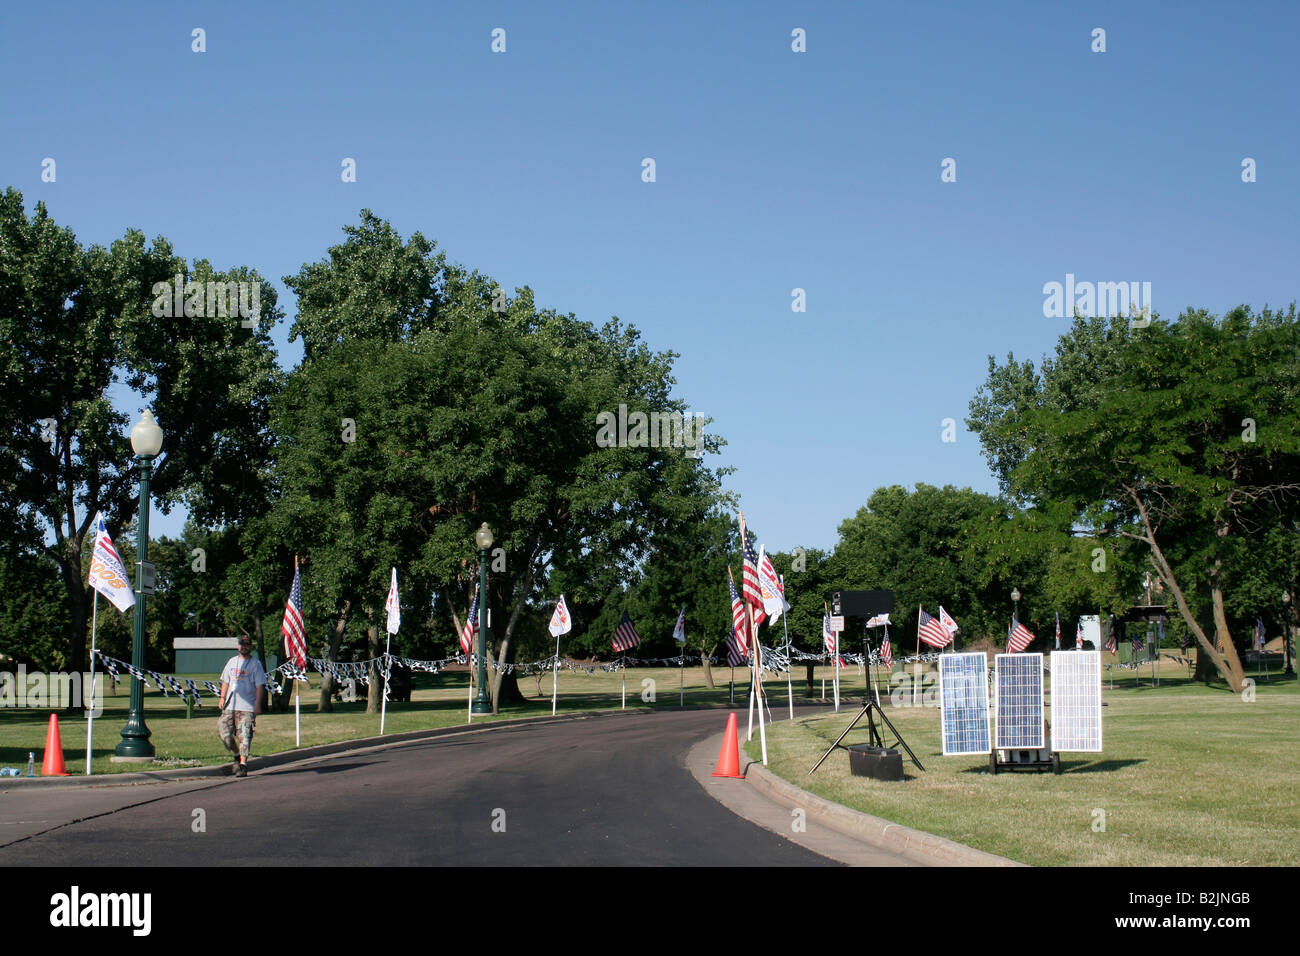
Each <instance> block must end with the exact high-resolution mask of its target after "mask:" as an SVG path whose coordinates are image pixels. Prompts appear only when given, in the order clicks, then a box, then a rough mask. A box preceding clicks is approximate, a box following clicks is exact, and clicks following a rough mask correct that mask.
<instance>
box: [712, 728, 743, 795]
mask: <svg viewBox="0 0 1300 956" xmlns="http://www.w3.org/2000/svg"><path fill="white" fill-rule="evenodd" d="M713 776H715V777H733V778H735V779H736V780H744V779H745V775H744V774H743V773H741V772H740V741H739V740H737V739H736V715H735V714H731V715H730V716H729V717H728V718H727V732H726V735H725V736H724V737H723V738H722V753H720V754H718V769H717V770H715V771H713Z"/></svg>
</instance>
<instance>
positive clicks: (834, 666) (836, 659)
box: [831, 631, 840, 714]
mask: <svg viewBox="0 0 1300 956" xmlns="http://www.w3.org/2000/svg"><path fill="white" fill-rule="evenodd" d="M831 633H832V634H834V635H835V638H834V640H835V653H834V654H832V655H831V680H832V682H833V683H834V685H835V713H837V714H838V713H839V712H840V632H839V631H831Z"/></svg>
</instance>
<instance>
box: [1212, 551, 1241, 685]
mask: <svg viewBox="0 0 1300 956" xmlns="http://www.w3.org/2000/svg"><path fill="white" fill-rule="evenodd" d="M1222 572H1223V561H1222V560H1221V559H1220V558H1219V557H1217V556H1216V557H1215V559H1214V570H1212V571H1211V572H1210V600H1211V603H1212V606H1213V608H1214V633H1215V637H1216V638H1217V639H1218V643H1219V646H1220V647H1221V648H1222V650H1223V659H1224V661H1225V663H1226V664H1227V666H1228V683H1229V684H1231V685H1232V689H1233V690H1234V691H1236V692H1237V693H1241V688H1242V686H1243V683H1242V682H1243V681H1244V680H1245V677H1246V672H1245V669H1244V668H1243V667H1242V666H1241V658H1240V657H1239V656H1238V654H1237V647H1236V645H1235V644H1233V643H1232V635H1231V634H1230V633H1228V619H1227V617H1226V616H1225V615H1224V613H1223V578H1222Z"/></svg>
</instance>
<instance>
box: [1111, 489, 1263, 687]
mask: <svg viewBox="0 0 1300 956" xmlns="http://www.w3.org/2000/svg"><path fill="white" fill-rule="evenodd" d="M1125 491H1127V492H1128V494H1129V496H1130V497H1131V498H1132V499H1133V502H1134V504H1135V505H1137V511H1138V516H1139V517H1140V518H1141V519H1142V527H1143V529H1144V530H1145V531H1146V535H1145V536H1143V535H1135V534H1128V533H1127V532H1121V534H1125V535H1126V537H1130V538H1136V539H1137V540H1139V541H1143V542H1145V543H1146V544H1147V545H1148V546H1149V547H1150V548H1151V561H1152V563H1153V564H1154V565H1155V569H1156V575H1157V576H1158V577H1159V578H1160V580H1162V581H1163V582H1164V583H1165V587H1167V588H1169V591H1170V593H1171V594H1173V596H1174V600H1175V601H1176V602H1177V603H1178V611H1179V613H1180V614H1182V616H1183V622H1184V623H1185V624H1186V625H1187V627H1188V629H1189V630H1190V631H1191V632H1192V634H1194V635H1195V636H1196V642H1197V644H1198V645H1199V648H1200V650H1201V651H1203V652H1204V653H1205V654H1206V656H1207V657H1209V658H1210V660H1212V661H1213V662H1214V666H1215V668H1216V669H1217V670H1218V672H1219V673H1220V674H1222V675H1223V679H1224V680H1226V681H1227V682H1228V685H1229V686H1230V687H1231V688H1232V689H1233V691H1234V692H1235V693H1238V694H1240V693H1241V690H1242V684H1241V662H1240V661H1239V660H1238V658H1237V651H1236V648H1234V647H1233V646H1232V640H1231V638H1230V637H1229V635H1228V626H1227V622H1226V621H1224V622H1223V624H1222V630H1221V631H1219V635H1220V636H1221V637H1224V638H1227V639H1226V640H1225V642H1224V643H1225V652H1224V653H1220V652H1219V651H1218V650H1217V649H1216V648H1215V647H1214V646H1213V645H1212V644H1211V643H1210V639H1209V637H1207V636H1206V632H1205V629H1204V628H1202V627H1201V625H1200V622H1199V621H1197V620H1196V618H1195V617H1194V616H1193V615H1192V609H1191V608H1190V607H1189V606H1188V604H1187V597H1186V596H1185V595H1184V594H1183V589H1182V588H1180V587H1179V586H1178V581H1177V579H1176V578H1175V577H1174V570H1173V568H1172V567H1170V565H1169V562H1168V561H1167V560H1166V559H1165V554H1164V552H1163V551H1161V550H1160V545H1159V544H1157V543H1156V534H1155V530H1154V528H1153V527H1152V525H1151V516H1150V514H1149V513H1148V512H1147V508H1146V503H1145V502H1143V500H1142V497H1141V495H1139V494H1138V493H1137V489H1135V488H1125ZM1211 579H1212V580H1211V593H1212V595H1213V596H1214V599H1215V601H1216V602H1217V604H1216V608H1215V624H1216V626H1218V624H1219V621H1220V619H1221V618H1222V616H1223V594H1222V592H1221V591H1220V590H1219V582H1218V571H1217V569H1216V570H1214V571H1212V572H1211ZM1228 654H1231V655H1232V656H1231V658H1229V657H1228ZM1234 664H1235V667H1234Z"/></svg>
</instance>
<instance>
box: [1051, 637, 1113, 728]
mask: <svg viewBox="0 0 1300 956" xmlns="http://www.w3.org/2000/svg"><path fill="white" fill-rule="evenodd" d="M1052 749H1053V750H1058V751H1061V750H1070V751H1074V752H1076V753H1101V652H1100V651H1053V652H1052Z"/></svg>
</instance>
